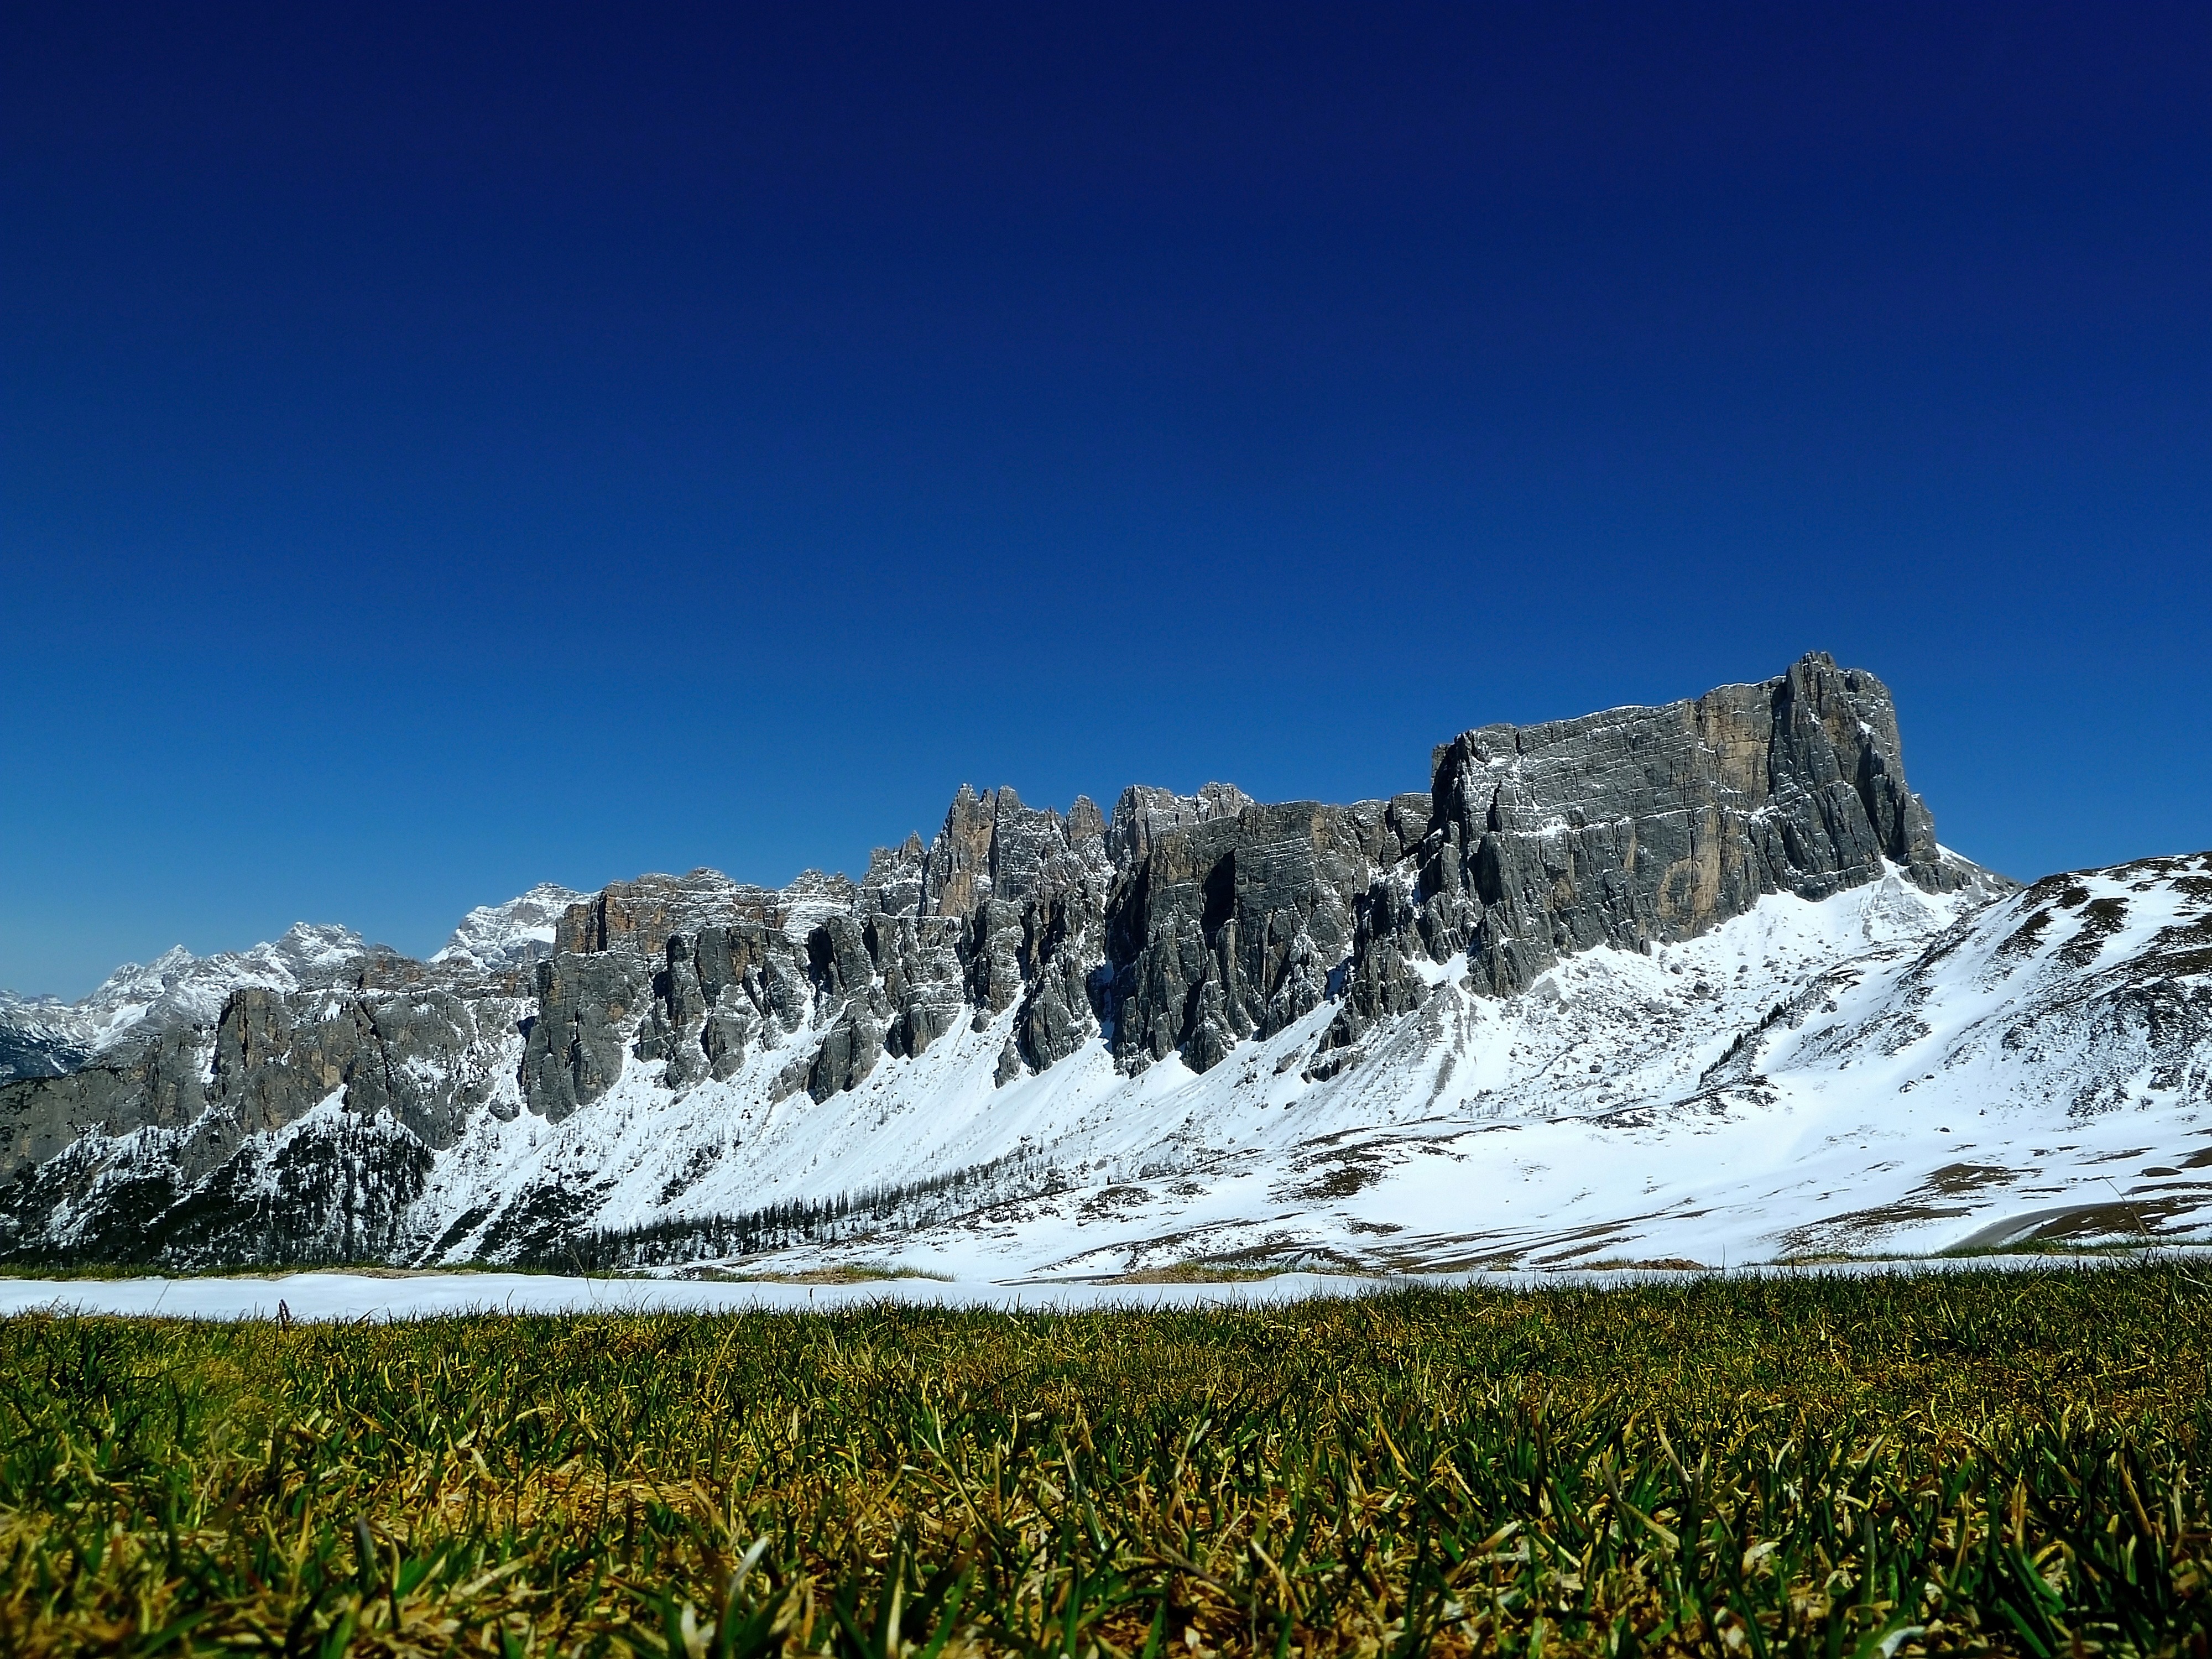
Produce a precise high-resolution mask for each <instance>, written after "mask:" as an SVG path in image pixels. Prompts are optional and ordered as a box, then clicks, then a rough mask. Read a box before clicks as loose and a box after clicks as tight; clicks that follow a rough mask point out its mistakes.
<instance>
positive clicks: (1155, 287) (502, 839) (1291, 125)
mask: <svg viewBox="0 0 2212 1659" xmlns="http://www.w3.org/2000/svg"><path fill="white" fill-rule="evenodd" d="M1109 14H1110V15H1109ZM0 77H4V78H0V307H4V316H5V319H6V321H5V325H4V326H0V421H4V426H0V607H4V608H3V609H0V616H4V618H5V623H6V629H5V648H4V652H0V696H4V699H5V704H4V707H5V718H4V720H0V780H4V781H0V790H4V793H0V985H9V986H12V987H15V988H17V989H20V990H22V991H26V992H28V991H40V990H45V991H52V992H57V993H60V994H66V995H72V996H74V995H78V994H82V993H83V992H85V991H86V990H88V989H89V988H90V987H91V986H92V985H93V984H94V982H95V981H97V980H98V979H99V978H100V976H101V975H103V974H105V973H106V971H107V969H109V968H110V967H112V965H113V964H114V963H116V962H117V961H118V960H120V959H124V958H137V959H143V958H144V957H148V956H149V955H151V954H152V953H154V952H155V951H160V950H161V949H162V948H164V947H166V946H167V945H172V944H174V943H179V942H181V943H184V944H185V945H190V946H191V948H192V949H194V950H197V951H210V950H216V949H224V948H234V947H237V946H240V945H246V944H248V943H250V942H252V941H253V940H255V939H263V938H267V937H270V936H272V935H274V934H275V933H278V932H279V931H281V930H282V929H283V927H285V926H287V925H288V924H289V923H290V922H292V921H295V920H298V919H310V920H316V921H343V922H346V923H349V925H352V926H355V927H360V928H362V930H363V931H364V932H366V933H368V934H369V935H370V936H371V937H373V938H377V939H384V940H386V941H387V942H389V943H391V944H393V945H398V946H399V947H401V948H402V949H404V950H408V951H428V950H430V949H434V948H435V946H436V945H438V944H439V943H440V942H441V940H442V939H443V937H444V935H445V933H446V932H447V930H448V929H449V928H450V927H451V926H452V925H453V921H454V920H455V919H456V918H457V917H458V916H459V914H460V912H461V911H463V910H464V909H465V908H468V907H469V906H470V905H471V904H477V903H482V902H491V901H495V900H497V899H500V898H502V897H505V896H508V895H510V894H513V893H514V892H516V891H519V890H521V889H523V888H526V887H527V886H529V885H530V884H532V883H534V882H537V881H539V880H543V879H549V878H550V879H554V880H558V881H562V882H565V883H567V884H570V885H572V886H576V887H591V886H595V885H597V884H600V883H602V882H605V881H606V880H609V879H611V878H617V877H624V876H629V875H633V874H635V873H636V872H640V871H641V870H649V869H670V870H682V869H688V868H690V867H691V866H695V865H699V864H711V865H714V866H717V867H719V868H721V869H724V870H726V871H728V872H731V873H732V874H734V875H739V876H743V877H747V878H755V879H758V880H763V881H768V882H781V881H782V880H784V879H786V878H788V877H789V876H791V875H792V874H793V872H796V871H797V870H799V868H801V867H802V866H806V865H810V864H811V865H819V866H825V867H830V868H836V867H843V868H845V869H848V870H853V871H857V870H858V869H859V868H860V867H861V866H862V865H863V864H864V863H865V860H866V856H867V852H868V849H869V848H870V847H871V846H872V845H874V844H876V843H878V842H891V841H896V840H897V839H900V838H902V836H904V835H905V834H906V833H907V831H908V830H909V829H922V830H924V831H925V833H927V831H929V830H930V829H933V827H934V826H935V825H936V824H937V823H938V822H939V820H940V819H941V817H942V815H943V812H944V808H945V801H946V800H947V799H948V798H949V797H950V795H951V792H952V790H953V788H954V787H956V786H957V784H959V783H960V782H961V781H963V780H966V781H972V782H974V783H975V784H977V785H978V786H987V785H991V784H994V783H1000V782H1011V783H1012V784H1014V785H1015V786H1016V787H1018V788H1019V789H1020V790H1021V792H1022V793H1023V795H1024V799H1030V800H1032V801H1036V802H1041V803H1045V804H1052V805H1063V806H1064V805H1066V803H1067V802H1068V801H1069V800H1070V799H1072V798H1073V796H1074V795H1075V794H1077V793H1079V792H1081V793H1090V794H1091V795H1093V796H1094V797H1097V799H1101V800H1102V801H1110V799H1111V795H1112V793H1113V792H1115V790H1118V789H1119V788H1120V787H1121V786H1122V785H1123V784H1125V783H1127V782H1131V781H1150V782H1157V783H1164V784H1170V785H1173V786H1176V787H1182V788H1188V787H1194V786H1195V785H1197V784H1199V783H1200V782H1202V781H1206V779H1209V778H1217V777H1218V778H1226V779H1229V780H1231V781H1236V782H1237V783H1239V784H1242V785H1243V787H1246V788H1247V789H1249V790H1251V791H1253V792H1254V793H1256V794H1259V795H1261V796H1263V797H1272V798H1278V799H1280V798H1291V797H1306V796H1318V797H1322V798H1326V799H1352V798H1356V797H1359V796H1363V795H1376V794H1383V793H1390V792H1394V791H1397V790H1401V789H1407V788H1419V787H1424V786H1425V782H1426V769H1427V757H1428V750H1429V747H1430V745H1431V744H1432V743H1435V742H1437V741H1438V740H1439V739H1441V738H1445V737H1447V736H1449V734H1451V733H1452V732H1455V731H1458V730H1460V729H1462V728H1463V727H1466V726H1470V725H1474V724H1478V723H1480V722H1483V721H1486V720H1499V719H1507V720H1524V719H1538V718H1545V717H1550V716H1556V715H1565V714H1577V713H1581V712H1583V711H1585V710H1588V709H1591V708H1602V707H1607V706H1609V705H1613V704H1617V703H1621V702H1660V701H1664V700H1667V699H1670V698H1673V697H1676V696H1685V695H1689V694H1692V693H1695V692H1698V691H1701V690H1705V688H1707V687H1708V686H1710V685H1712V684H1718V683H1721V682H1724V681H1729V680H1741V679H1757V678H1765V676H1767V675H1769V674H1771V673H1775V672H1778V671H1780V669H1781V668H1782V667H1783V666H1784V665H1785V664H1787V663H1788V662H1789V661H1790V659H1792V658H1793V657H1795V656H1796V654H1797V653H1800V652H1802V651H1804V650H1806V649H1808V648H1810V647H1821V648H1825V649H1827V650H1830V651H1832V652H1834V653H1836V654H1837V655H1838V657H1839V658H1841V659H1844V660H1845V661H1846V662H1848V663H1850V664H1854V665H1861V666H1864V667H1869V668H1871V669H1873V670H1875V671H1877V672H1878V673H1880V674H1881V675H1883V676H1884V677H1885V678H1887V680H1888V681H1889V683H1890V684H1891V685H1892V686H1893V688H1894V689H1895V690H1896V691H1897V693H1898V696H1899V702H1900V704H1901V707H1902V711H1903V717H1904V722H1905V740H1906V758H1907V762H1908V765H1909V769H1910V773H1911V781H1912V782H1913V783H1914V785H1915V786H1916V787H1918V788H1919V789H1921V790H1922V791H1923V793H1925V794H1926V795H1927V797H1928V798H1929V802H1930V804H1931V805H1932V806H1933V807H1934V809H1935V811H1936V819H1937V823H1938V826H1939V829H1940V831H1941V833H1942V836H1943V839H1944V840H1945V841H1946V842H1948V843H1949V844H1951V845H1953V846H1955V847H1957V848H1960V850H1962V851H1964V852H1966V853H1967V854H1971V855H1972V856H1974V857H1977V858H1980V859H1982V860H1985V861H1987V862H1990V863H1992V864H1995V865H1996V866H1999V867H2000V868H2002V869H2004V870H2007V871H2008V872H2013V873H2015V874H2017V875H2021V876H2033V875H2035V874H2038V873H2039V872H2044V871H2045V870H2048V869H2051V868H2054V867H2058V866H2074V865H2081V864H2087V863H2092V862H2097V861H2109V860H2116V859H2119V858H2123V857H2126V856H2131V855H2134V854H2143V853H2150V852H2160V851H2167V850H2174V849H2179V848H2201V847H2203V846H2207V845H2212V782H2208V778H2207V773H2208V765H2207V763H2208V760H2212V741H2208V727H2207V717H2206V702H2207V692H2208V690H2212V663H2209V662H2208V651H2207V646H2208V642H2212V628H2208V623H2207V616H2208V612H2212V579H2208V575H2207V572H2206V555H2207V552H2208V549H2212V536H2208V532H2212V313H2209V312H2208V295H2212V278H2208V272H2212V98H2208V97H2207V96H2206V94H2205V88H2206V87H2207V85H2208V84H2212V9H2207V8H2205V7H2203V6H2201V5H2192V6H2185V7H2171V8H2168V7H2160V6H2157V5H2130V6H2125V7H2088V6H2080V7H2070V8H2063V9H2040V8H2037V7H2034V6H2031V5H2023V4H2018V3H2005V4H1996V5H1989V6H1972V5H1966V6H1943V7H1929V6H1925V5H1920V4H1912V5H1903V6H1896V7H1882V6H1878V5H1866V4H1848V5H1836V6H1832V7H1820V6H1788V7H1778V6H1773V5H1769V4H1764V3H1760V4H1751V5H1746V6H1741V7H1733V8H1730V7H1702V6H1694V5H1692V6H1683V7H1676V6H1650V5H1633V6H1620V7H1590V6H1577V5H1557V6H1554V5H1519V6H1513V7H1505V8H1471V7H1461V6H1449V7H1441V8H1437V9H1424V8H1419V7H1356V8H1355V7H1300V6H1294V5H1284V4H1279V3H1269V4H1265V5H1255V6H1250V7H1237V6H1208V7H1188V6H1181V5H1177V6H1170V7H1161V8H1158V9H1149V8H1141V7H1123V8H1103V7H1097V6H1065V7H1041V6H1036V5H1032V4H1021V5H1008V6H1005V7H1002V8H962V7H952V8H943V7H934V6H901V7H884V8H880V9H848V8H840V7H836V6H833V5H827V4H812V3H810V4H807V5H803V6H801V5H793V6H788V7H782V8H777V9H765V8H750V7H732V6H726V5H720V4H715V5H702V6H698V7H696V8H683V7H652V6H643V5H623V6H615V5H605V6H596V7H589V6H572V5H551V4H532V5H528V6H520V5H518V6H516V7H513V8H512V9H485V8H480V7H472V6H468V5H459V4H453V3H441V4H438V5H435V6H422V7H417V8H410V7H407V6H403V5H379V6H373V7H371V6H333V7H323V6H297V5H283V6H276V5H272V6H270V7H267V8H265V9H246V8H240V7H234V6H228V5H221V4H211V5H207V6H191V7H179V6H173V5H160V6H145V7H102V6H96V5H84V6H65V7H64V6H43V7H41V6H30V5H22V6H15V7H10V8H8V9H7V10H6V12H5V14H4V17H0Z"/></svg>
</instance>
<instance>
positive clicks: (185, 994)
mask: <svg viewBox="0 0 2212 1659" xmlns="http://www.w3.org/2000/svg"><path fill="white" fill-rule="evenodd" d="M517 902H520V901H517ZM368 949H369V947H368V946H367V945H363V944H362V938H361V935H360V934H358V933H355V932H353V931H352V930H351V929H350V928H347V927H316V926H314V925H313V924H312V923H309V922H304V921H302V922H295V924H294V925H293V926H292V927H290V928H289V930H287V931H286V933H284V936H283V938H282V939H273V940H270V941H269V942H267V943H265V944H262V945H254V946H252V947H251V948H250V949H248V950H244V951H218V952H216V954H214V955H212V956H204V957H196V956H194V955H193V954H192V953H191V951H187V950H185V947H184V946H183V945H177V946H175V947H174V948H173V949H172V950H167V951H163V952H162V953H161V955H160V956H158V957H155V958H154V960H153V961H151V962H149V963H143V964H141V963H135V962H126V963H124V964H123V965H122V966H121V967H120V968H118V969H116V970H115V971H114V972H113V973H112V974H110V975H108V976H107V977H106V979H105V980H104V981H101V983H100V988H99V989H97V990H95V991H94V993H93V994H91V995H90V996H88V997H86V998H85V999H84V1000H82V1001H81V1002H68V1003H65V1002H62V1001H60V1000H58V999H56V998H53V997H34V998H24V997H18V996H15V995H14V994H12V993H9V992H4V991H0V1082H4V1081H6V1080H7V1079H10V1078H14V1077H59V1076H63V1075H64V1074H65V1073H70V1072H73V1071H75V1070H76V1069H77V1068H78V1067H80V1066H82V1065H83V1064H84V1063H85V1062H86V1061H87V1060H89V1059H91V1058H92V1057H93V1056H94V1055H95V1054H100V1053H103V1052H104V1051H106V1050H107V1049H109V1048H113V1047H114V1046H115V1045H116V1044H117V1043H118V1042H122V1041H123V1040H124V1039H125V1038H126V1037H128V1036H131V1034H132V1033H133V1032H135V1031H137V1030H139V1028H140V1027H142V1026H143V1025H145V1024H148V1023H149V1021H150V1022H153V1023H155V1024H166V1023H172V1022H174V1023H180V1024H185V1025H191V1026H208V1025H212V1024H214V1023H215V1021H216V1016H217V1015H219V1014H220V1013H221V1012H222V1006H223V1004H224V1003H225V1002H227V1001H228V1000H229V998H230V994H231V993H232V992H234V991H236V990H238V989H240V987H244V986H247V985H255V986H260V987H264V988H266V989H269V990H273V991H296V990H298V989H300V988H301V987H303V986H307V985H311V984H315V983H318V982H319V981H322V980H325V979H327V978H328V977H330V975H332V974H334V973H337V972H339V971H341V970H342V969H343V968H344V967H345V966H346V965H347V964H348V963H351V962H353V961H354V960H356V958H358V957H361V956H362V955H363V954H364V953H365V952H366V951H368Z"/></svg>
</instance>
